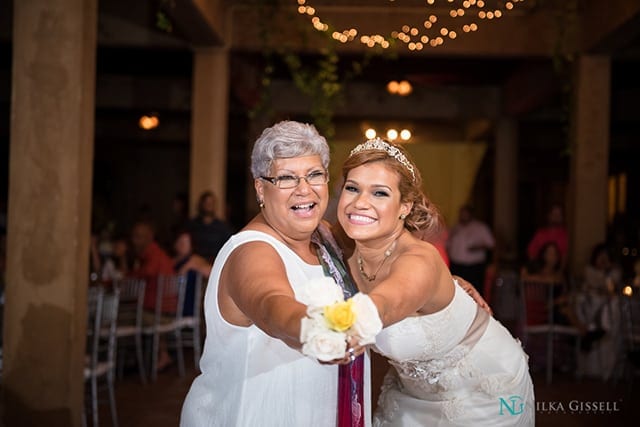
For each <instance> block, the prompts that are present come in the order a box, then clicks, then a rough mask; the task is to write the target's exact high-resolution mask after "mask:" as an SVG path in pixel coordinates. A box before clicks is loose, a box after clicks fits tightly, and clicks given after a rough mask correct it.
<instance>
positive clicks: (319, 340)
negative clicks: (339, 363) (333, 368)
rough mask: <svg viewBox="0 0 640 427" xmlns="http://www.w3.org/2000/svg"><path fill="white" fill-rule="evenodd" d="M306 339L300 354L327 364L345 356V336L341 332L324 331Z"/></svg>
mask: <svg viewBox="0 0 640 427" xmlns="http://www.w3.org/2000/svg"><path fill="white" fill-rule="evenodd" d="M307 338H308V340H307V341H306V342H305V343H304V344H303V345H302V354H304V355H306V356H310V357H314V358H316V359H318V360H320V361H322V362H329V361H331V360H334V359H340V358H342V357H344V355H345V351H346V348H347V341H346V339H347V336H346V334H344V333H342V332H335V331H330V330H326V329H325V330H322V331H318V332H317V333H316V334H314V335H312V336H310V337H307Z"/></svg>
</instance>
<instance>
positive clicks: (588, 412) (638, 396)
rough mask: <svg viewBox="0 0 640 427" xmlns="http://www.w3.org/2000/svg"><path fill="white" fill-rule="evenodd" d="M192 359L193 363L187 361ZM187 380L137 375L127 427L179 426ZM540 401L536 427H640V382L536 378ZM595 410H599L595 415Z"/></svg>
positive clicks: (123, 405) (105, 422)
mask: <svg viewBox="0 0 640 427" xmlns="http://www.w3.org/2000/svg"><path fill="white" fill-rule="evenodd" d="M189 360H190V359H189V358H187V361H189ZM187 367H188V370H187V375H186V376H185V377H184V378H179V377H178V374H177V369H176V368H175V367H172V368H170V369H168V370H167V371H166V372H163V373H161V374H160V375H159V376H158V381H157V382H156V383H154V384H151V385H146V386H143V385H142V384H140V382H139V380H138V377H137V376H136V375H135V373H132V374H130V375H128V376H126V377H125V378H124V379H122V380H119V381H118V383H117V384H116V387H117V388H116V395H117V396H116V399H117V404H118V414H119V421H120V426H121V427H133V426H136V427H137V426H154V427H165V426H166V427H173V426H177V425H178V421H179V416H180V408H181V405H182V401H183V399H184V396H185V394H186V393H187V391H188V389H189V386H190V384H191V381H192V380H193V378H194V377H195V375H196V374H195V371H194V369H193V366H192V365H189V364H188V365H187ZM534 385H535V391H536V400H537V415H536V425H538V426H545V427H555V426H558V427H559V426H562V427H572V426H581V427H583V426H584V427H590V426H594V427H596V426H598V427H599V426H611V427H613V426H616V427H620V426H632V425H638V422H637V415H638V414H640V377H636V379H635V382H631V381H630V380H629V379H627V380H621V381H619V382H617V383H613V382H606V383H605V382H602V381H599V380H587V379H583V380H581V381H577V380H575V379H574V378H573V376H572V375H568V374H560V373H558V374H554V381H553V384H551V385H547V384H545V381H544V378H543V377H542V376H539V375H537V374H536V375H534ZM594 408H595V409H594ZM100 424H101V425H102V426H110V425H111V420H110V418H109V415H108V405H107V403H106V402H105V403H104V404H103V405H102V408H101V423H100Z"/></svg>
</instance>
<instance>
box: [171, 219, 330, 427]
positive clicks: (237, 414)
mask: <svg viewBox="0 0 640 427" xmlns="http://www.w3.org/2000/svg"><path fill="white" fill-rule="evenodd" d="M255 241H263V242H266V243H268V244H270V245H271V246H273V247H274V248H275V249H276V251H277V252H278V254H279V255H280V257H281V258H282V261H283V262H284V264H285V267H286V270H287V276H288V278H289V281H290V283H291V286H292V288H293V290H294V292H295V293H296V294H298V293H299V292H300V289H302V288H303V287H304V286H305V284H306V283H308V282H309V281H310V280H311V279H314V278H318V277H322V276H324V273H323V270H322V267H321V266H320V265H309V264H307V263H305V262H304V261H302V260H301V259H300V258H299V257H298V256H297V255H296V254H295V253H294V252H293V251H291V249H289V248H288V247H287V246H286V245H284V244H283V243H281V242H279V241H278V240H276V239H274V238H273V237H271V236H269V235H267V234H264V233H261V232H257V231H243V232H240V233H238V234H236V235H234V236H232V237H231V239H230V240H229V241H228V242H227V243H226V244H225V245H224V246H223V248H222V249H221V250H220V253H219V254H218V256H217V258H216V261H215V264H214V266H213V270H212V272H211V276H210V278H209V284H208V287H207V290H206V294H205V302H204V311H205V320H206V325H207V336H206V340H205V345H204V352H203V355H202V359H201V360H200V369H201V370H202V374H200V376H198V377H197V378H196V379H195V380H194V382H193V384H192V386H191V389H190V390H189V393H188V395H187V397H186V400H185V402H184V405H183V407H182V415H181V418H180V425H181V426H184V427H207V426H222V427H232V426H247V427H248V426H251V427H256V426H261V427H268V426H274V427H282V426H291V427H298V426H327V427H335V425H336V407H337V396H338V394H337V393H338V391H337V386H338V367H337V366H329V365H321V364H320V363H318V362H317V361H315V360H312V359H310V358H308V357H305V356H303V355H302V354H301V353H300V352H298V351H296V350H293V349H291V348H290V347H288V346H286V345H285V344H284V343H283V342H282V341H280V340H277V339H274V338H272V337H270V336H268V335H267V334H265V333H264V332H263V331H262V330H260V329H259V328H257V327H256V326H250V327H238V326H234V325H231V324H229V323H227V322H226V321H225V320H224V319H223V318H222V316H221V315H220V311H219V308H218V298H217V294H218V280H219V278H220V273H221V271H222V268H223V267H224V265H225V263H226V261H227V258H228V257H229V255H230V254H231V252H232V251H233V250H234V249H235V248H237V247H238V246H240V245H242V244H244V243H248V242H255Z"/></svg>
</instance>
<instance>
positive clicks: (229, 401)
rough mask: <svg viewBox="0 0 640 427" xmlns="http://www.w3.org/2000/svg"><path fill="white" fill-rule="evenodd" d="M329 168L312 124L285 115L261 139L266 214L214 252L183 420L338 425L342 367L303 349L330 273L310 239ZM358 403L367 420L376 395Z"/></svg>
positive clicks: (260, 189) (200, 425)
mask: <svg viewBox="0 0 640 427" xmlns="http://www.w3.org/2000/svg"><path fill="white" fill-rule="evenodd" d="M328 166H329V148H328V146H327V143H326V141H325V139H324V138H323V137H322V136H320V135H319V134H318V132H317V131H316V129H315V128H314V127H313V126H311V125H307V124H302V123H297V122H291V121H285V122H280V123H278V124H276V125H274V126H273V127H271V128H267V129H266V130H265V131H264V132H263V133H262V135H261V136H260V137H259V138H258V140H257V141H256V143H255V145H254V148H253V153H252V158H251V172H252V174H253V177H254V186H255V190H256V194H257V199H258V204H259V206H260V213H259V214H258V215H257V216H256V217H255V218H253V220H251V221H250V222H249V224H248V225H247V226H246V227H245V228H244V229H243V230H241V231H240V232H239V233H238V234H236V235H234V236H232V237H231V239H229V241H228V242H227V243H226V244H225V245H224V246H223V248H222V249H221V250H220V252H219V253H218V256H217V258H216V260H215V264H214V266H213V269H212V271H211V275H210V278H209V285H208V287H207V291H206V295H205V303H204V304H205V305H204V307H205V319H206V325H207V337H206V341H205V346H204V353H203V356H202V359H201V361H200V367H201V369H202V374H201V375H200V376H198V377H197V378H196V379H195V380H194V382H193V385H192V386H191V389H190V391H189V393H188V395H187V397H186V400H185V402H184V406H183V408H182V416H181V425H182V426H194V427H195V426H197V427H204V426H225V427H226V426H330V427H334V426H336V419H337V416H338V415H337V406H338V366H335V365H331V364H321V363H319V362H318V361H316V360H314V359H312V358H309V357H306V356H304V355H303V354H302V353H301V352H300V351H299V349H300V347H301V343H300V339H299V337H300V325H301V319H302V318H303V317H304V316H305V315H306V309H307V307H306V305H304V304H303V303H302V302H300V299H301V295H302V294H303V293H304V291H305V287H306V286H307V284H308V282H309V281H311V280H312V279H315V278H321V277H324V270H323V266H322V265H321V264H320V261H319V256H318V252H317V251H318V249H319V247H318V246H316V245H315V244H314V243H312V241H311V238H312V235H313V233H314V232H315V231H316V229H317V228H318V226H319V224H320V222H321V219H322V217H323V215H324V213H325V210H326V208H327V203H328V200H329V193H328V185H327V182H328V181H329V179H328V173H327V168H328ZM325 252H326V250H325ZM361 351H362V350H361V349H359V350H358V351H356V352H355V354H346V355H345V358H346V359H345V362H347V361H352V360H353V359H355V358H356V356H358V354H359V352H361ZM352 353H353V352H352ZM358 360H359V361H361V360H362V358H358ZM351 365H354V364H353V363H350V364H349V366H351ZM360 386H361V384H360ZM358 391H360V394H361V395H362V390H361V389H359V390H358ZM346 399H347V400H348V399H349V397H348V395H347V397H346ZM359 403H361V404H362V405H361V406H360V407H359V408H360V414H362V415H361V416H359V417H356V418H358V420H357V422H356V423H352V422H351V421H349V422H348V425H362V424H361V423H362V421H363V420H364V419H366V416H365V415H364V414H367V413H368V412H369V411H368V410H367V408H366V407H367V406H368V405H369V402H368V401H367V399H366V398H363V397H360V401H359ZM349 412H350V411H349ZM350 415H351V414H349V416H350ZM367 424H369V423H368V422H367ZM341 425H344V424H341Z"/></svg>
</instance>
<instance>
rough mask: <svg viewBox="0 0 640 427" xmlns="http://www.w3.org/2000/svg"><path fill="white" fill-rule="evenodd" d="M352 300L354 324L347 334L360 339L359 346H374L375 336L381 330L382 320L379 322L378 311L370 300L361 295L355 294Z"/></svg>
mask: <svg viewBox="0 0 640 427" xmlns="http://www.w3.org/2000/svg"><path fill="white" fill-rule="evenodd" d="M352 300H353V311H354V312H355V313H356V322H355V323H354V324H353V326H352V327H351V328H350V329H349V330H348V331H347V333H348V334H349V335H357V336H358V337H360V344H361V345H365V344H374V343H375V342H376V335H378V333H380V331H381V330H382V320H380V315H379V314H378V309H377V308H376V305H375V304H374V303H373V301H372V300H371V298H370V297H369V296H368V295H365V294H363V293H357V294H355V295H354V296H353V298H352Z"/></svg>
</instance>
